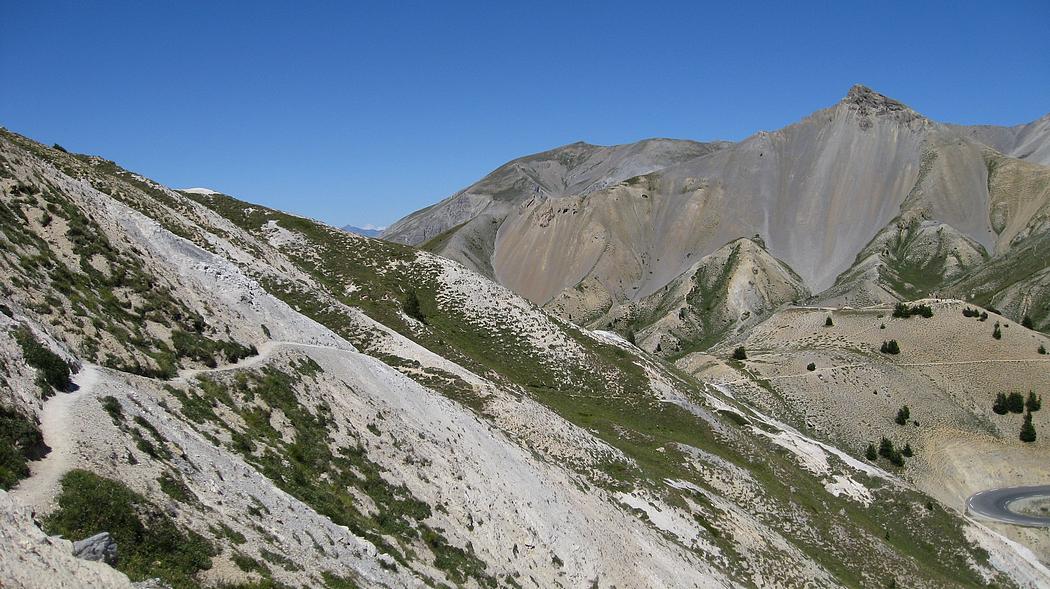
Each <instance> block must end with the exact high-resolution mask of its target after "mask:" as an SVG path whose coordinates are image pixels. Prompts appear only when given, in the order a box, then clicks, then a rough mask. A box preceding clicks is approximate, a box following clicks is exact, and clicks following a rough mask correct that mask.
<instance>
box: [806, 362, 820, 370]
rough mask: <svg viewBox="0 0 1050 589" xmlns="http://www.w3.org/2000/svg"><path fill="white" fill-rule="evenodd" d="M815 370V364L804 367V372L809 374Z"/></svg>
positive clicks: (811, 363)
mask: <svg viewBox="0 0 1050 589" xmlns="http://www.w3.org/2000/svg"><path fill="white" fill-rule="evenodd" d="M816 369H817V365H816V364H815V363H813V362H810V363H809V365H808V366H806V370H808V371H810V372H813V371H814V370H816Z"/></svg>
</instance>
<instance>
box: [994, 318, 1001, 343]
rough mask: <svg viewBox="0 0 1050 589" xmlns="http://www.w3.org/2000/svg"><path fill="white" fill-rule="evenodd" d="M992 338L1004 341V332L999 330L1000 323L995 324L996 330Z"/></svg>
mask: <svg viewBox="0 0 1050 589" xmlns="http://www.w3.org/2000/svg"><path fill="white" fill-rule="evenodd" d="M992 337H994V338H995V339H1003V332H1002V331H1001V330H1000V329H999V322H998V321H996V322H995V329H994V330H992Z"/></svg>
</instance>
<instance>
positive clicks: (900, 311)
mask: <svg viewBox="0 0 1050 589" xmlns="http://www.w3.org/2000/svg"><path fill="white" fill-rule="evenodd" d="M893 316H894V317H897V318H898V319H907V318H908V317H911V309H909V308H908V305H905V304H904V303H897V304H896V305H895V306H894V307H893Z"/></svg>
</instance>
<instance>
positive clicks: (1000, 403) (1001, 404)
mask: <svg viewBox="0 0 1050 589" xmlns="http://www.w3.org/2000/svg"><path fill="white" fill-rule="evenodd" d="M992 411H994V412H995V413H996V414H998V415H1006V414H1007V413H1009V412H1010V406H1009V405H1008V404H1007V402H1006V395H1005V394H1003V393H999V394H997V395H995V402H994V403H992Z"/></svg>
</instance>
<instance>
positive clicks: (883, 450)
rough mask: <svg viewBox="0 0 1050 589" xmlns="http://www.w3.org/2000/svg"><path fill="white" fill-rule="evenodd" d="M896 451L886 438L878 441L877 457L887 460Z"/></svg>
mask: <svg viewBox="0 0 1050 589" xmlns="http://www.w3.org/2000/svg"><path fill="white" fill-rule="evenodd" d="M895 452H896V450H895V449H894V448H893V442H891V441H890V440H889V438H887V437H886V436H882V440H880V441H879V456H882V457H883V458H889V457H891V456H893V454H894V453H895Z"/></svg>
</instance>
